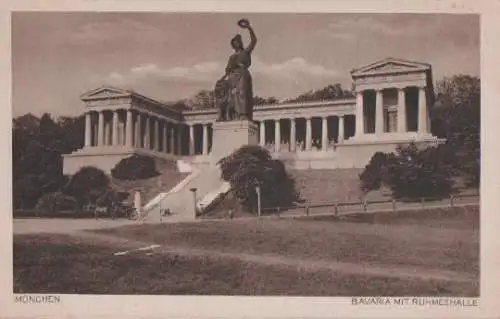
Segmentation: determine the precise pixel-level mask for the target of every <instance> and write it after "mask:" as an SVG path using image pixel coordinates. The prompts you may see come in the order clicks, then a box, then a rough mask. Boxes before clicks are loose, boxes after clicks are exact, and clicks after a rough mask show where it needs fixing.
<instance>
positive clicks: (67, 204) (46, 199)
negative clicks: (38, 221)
mask: <svg viewBox="0 0 500 319" xmlns="http://www.w3.org/2000/svg"><path fill="white" fill-rule="evenodd" d="M36 208H37V209H40V210H43V211H44V212H48V213H56V212H60V211H64V210H74V209H76V208H77V201H76V199H75V198H74V197H72V196H68V195H65V194H63V193H60V192H55V193H48V194H45V195H43V196H42V197H40V199H39V200H38V203H37V205H36Z"/></svg>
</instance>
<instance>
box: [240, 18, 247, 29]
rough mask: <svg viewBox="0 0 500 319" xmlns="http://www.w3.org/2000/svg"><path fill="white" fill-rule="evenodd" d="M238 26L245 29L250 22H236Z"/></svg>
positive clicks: (245, 20) (243, 20)
mask: <svg viewBox="0 0 500 319" xmlns="http://www.w3.org/2000/svg"><path fill="white" fill-rule="evenodd" d="M238 25H239V26H240V27H241V28H243V29H246V28H248V27H249V26H250V21H248V19H240V20H238Z"/></svg>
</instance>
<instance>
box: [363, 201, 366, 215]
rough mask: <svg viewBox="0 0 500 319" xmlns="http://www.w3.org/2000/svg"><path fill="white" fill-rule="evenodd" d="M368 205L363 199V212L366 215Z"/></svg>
mask: <svg viewBox="0 0 500 319" xmlns="http://www.w3.org/2000/svg"><path fill="white" fill-rule="evenodd" d="M366 206H367V203H366V199H363V211H364V212H365V213H366V211H367V207H366Z"/></svg>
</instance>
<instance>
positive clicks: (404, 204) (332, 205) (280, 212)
mask: <svg viewBox="0 0 500 319" xmlns="http://www.w3.org/2000/svg"><path fill="white" fill-rule="evenodd" d="M467 204H471V205H472V204H479V194H459V195H451V196H450V197H448V198H442V197H441V198H437V197H427V198H420V199H417V200H412V201H396V200H394V199H391V200H361V201H350V202H318V203H310V202H309V203H297V204H296V205H293V206H289V207H271V208H264V209H262V214H263V215H268V216H269V215H276V216H278V217H280V216H304V215H305V216H312V215H323V214H332V215H348V214H356V213H363V212H366V213H370V212H379V211H401V210H413V209H424V208H437V207H441V208H444V207H454V206H462V205H467Z"/></svg>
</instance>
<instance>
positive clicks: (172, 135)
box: [168, 123, 175, 154]
mask: <svg viewBox="0 0 500 319" xmlns="http://www.w3.org/2000/svg"><path fill="white" fill-rule="evenodd" d="M168 127H169V128H170V154H175V125H174V124H173V123H169V124H168Z"/></svg>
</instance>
